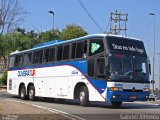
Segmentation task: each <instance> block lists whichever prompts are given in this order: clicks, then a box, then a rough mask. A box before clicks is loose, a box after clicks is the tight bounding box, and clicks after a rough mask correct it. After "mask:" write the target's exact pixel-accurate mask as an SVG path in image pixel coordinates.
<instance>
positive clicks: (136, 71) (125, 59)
mask: <svg viewBox="0 0 160 120" xmlns="http://www.w3.org/2000/svg"><path fill="white" fill-rule="evenodd" d="M109 73H110V79H111V80H113V81H114V80H115V81H118V80H120V81H121V80H122V81H128V82H129V81H132V82H133V81H135V82H136V81H137V82H145V81H149V68H148V64H147V59H146V58H143V57H139V56H132V55H125V54H110V56H109Z"/></svg>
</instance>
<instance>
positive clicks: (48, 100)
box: [0, 92, 160, 109]
mask: <svg viewBox="0 0 160 120" xmlns="http://www.w3.org/2000/svg"><path fill="white" fill-rule="evenodd" d="M0 98H5V99H6V98H11V99H15V100H20V99H19V97H18V96H12V95H10V94H8V93H6V92H5V93H4V92H3V93H1V94H0ZM26 101H27V100H26ZM34 102H45V103H55V104H64V105H66V106H67V105H74V106H79V101H78V100H63V99H56V98H55V99H53V98H36V101H34ZM88 107H98V108H107V109H115V108H113V107H112V105H111V104H110V103H104V102H91V103H90V105H89V106H88ZM116 109H117V108H116ZM118 109H160V104H159V105H158V104H154V103H149V102H128V103H123V104H122V106H121V107H120V108H118Z"/></svg>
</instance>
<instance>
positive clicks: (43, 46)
mask: <svg viewBox="0 0 160 120" xmlns="http://www.w3.org/2000/svg"><path fill="white" fill-rule="evenodd" d="M107 36H111V37H120V38H128V39H134V40H138V41H141V40H140V39H137V38H133V37H127V36H122V35H113V34H91V35H86V36H83V37H79V38H75V39H71V40H53V41H49V42H44V43H40V44H37V45H35V46H34V47H33V48H31V49H28V50H23V51H18V50H16V51H15V52H12V53H11V55H13V54H18V53H23V52H28V51H32V50H36V49H41V48H45V47H50V46H54V45H60V44H65V43H69V42H74V41H80V40H83V39H88V38H95V37H107Z"/></svg>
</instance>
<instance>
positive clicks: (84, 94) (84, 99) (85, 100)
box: [79, 86, 89, 106]
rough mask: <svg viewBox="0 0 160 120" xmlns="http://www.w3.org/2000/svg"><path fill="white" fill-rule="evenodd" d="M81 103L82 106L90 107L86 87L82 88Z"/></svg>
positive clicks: (80, 93)
mask: <svg viewBox="0 0 160 120" xmlns="http://www.w3.org/2000/svg"><path fill="white" fill-rule="evenodd" d="M79 101H80V105H81V106H88V105H89V94H88V89H87V87H86V86H82V87H81V89H80V92H79Z"/></svg>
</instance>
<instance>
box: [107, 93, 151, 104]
mask: <svg viewBox="0 0 160 120" xmlns="http://www.w3.org/2000/svg"><path fill="white" fill-rule="evenodd" d="M149 94H150V92H124V91H109V92H108V93H107V101H108V102H109V101H122V102H133V101H147V100H148V99H149Z"/></svg>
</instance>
